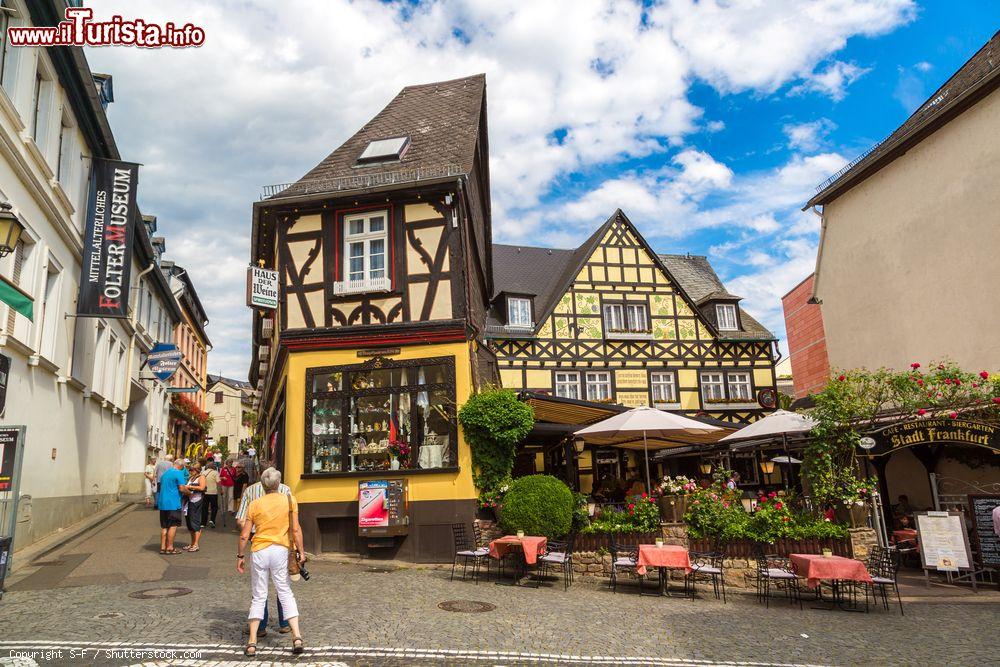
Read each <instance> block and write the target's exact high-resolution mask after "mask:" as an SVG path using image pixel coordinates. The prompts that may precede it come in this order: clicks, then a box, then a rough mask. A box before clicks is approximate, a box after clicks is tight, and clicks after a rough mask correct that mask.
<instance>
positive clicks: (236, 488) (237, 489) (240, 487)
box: [233, 460, 250, 525]
mask: <svg viewBox="0 0 1000 667" xmlns="http://www.w3.org/2000/svg"><path fill="white" fill-rule="evenodd" d="M233 470H234V471H235V472H236V474H235V476H234V477H233V511H234V512H235V511H236V510H237V509H238V508H239V502H240V499H241V498H242V497H243V492H244V491H245V490H246V488H247V486H248V485H249V484H250V477H249V476H247V471H246V468H244V467H243V464H242V463H240V462H239V461H238V460H237V461H236V465H235V466H233ZM238 520H239V517H237V521H238ZM237 525H239V524H238V523H237Z"/></svg>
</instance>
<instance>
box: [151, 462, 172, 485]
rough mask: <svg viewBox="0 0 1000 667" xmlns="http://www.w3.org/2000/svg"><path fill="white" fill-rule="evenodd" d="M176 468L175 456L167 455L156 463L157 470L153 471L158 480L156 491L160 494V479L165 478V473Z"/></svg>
mask: <svg viewBox="0 0 1000 667" xmlns="http://www.w3.org/2000/svg"><path fill="white" fill-rule="evenodd" d="M173 467H174V455H173V454H167V455H166V456H164V457H163V458H162V459H160V460H159V461H157V462H156V469H155V470H154V471H153V475H154V477H155V478H156V489H157V493H159V489H160V479H161V478H162V477H163V473H165V472H167V471H168V470H170V469H171V468H173Z"/></svg>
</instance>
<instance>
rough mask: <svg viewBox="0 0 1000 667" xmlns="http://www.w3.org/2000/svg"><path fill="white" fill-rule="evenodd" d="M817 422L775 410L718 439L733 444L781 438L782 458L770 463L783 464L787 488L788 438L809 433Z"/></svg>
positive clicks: (776, 458) (789, 458) (786, 411)
mask: <svg viewBox="0 0 1000 667" xmlns="http://www.w3.org/2000/svg"><path fill="white" fill-rule="evenodd" d="M816 424H817V422H816V420H815V419H813V418H812V417H809V416H808V415H803V414H800V413H798V412H789V411H788V410H775V411H774V412H772V413H771V414H769V415H768V416H766V417H763V418H762V419H758V420H757V421H755V422H754V423H752V424H750V425H749V426H744V427H743V428H741V429H740V430H739V431H737V432H736V433H730V434H729V435H727V436H726V437H724V438H720V439H719V442H735V441H738V440H773V439H776V438H778V436H781V446H782V451H783V452H784V454H785V455H784V456H782V457H775V458H774V459H772V461H775V462H778V460H779V459H781V461H780V462H781V463H784V464H785V472H786V476H785V486H786V488H787V486H788V480H789V479H791V477H792V465H791V464H792V461H793V460H794V459H792V458H791V457H790V456H789V455H788V436H789V435H790V434H791V435H802V434H804V433H808V432H809V431H811V430H812V429H813V428H814V427H815V426H816ZM796 463H801V461H796Z"/></svg>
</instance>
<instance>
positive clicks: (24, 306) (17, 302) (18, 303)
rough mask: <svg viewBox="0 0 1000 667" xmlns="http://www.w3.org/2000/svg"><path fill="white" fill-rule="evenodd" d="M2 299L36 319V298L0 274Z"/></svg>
mask: <svg viewBox="0 0 1000 667" xmlns="http://www.w3.org/2000/svg"><path fill="white" fill-rule="evenodd" d="M0 301H3V302H4V303H6V304H7V305H8V306H10V307H11V308H13V309H14V310H16V311H17V312H19V313H21V314H22V315H24V316H25V317H27V318H28V319H29V320H31V321H34V319H33V318H34V300H33V299H32V298H31V297H30V296H28V295H27V294H26V293H25V292H24V291H22V290H21V288H20V287H17V286H16V285H14V284H12V283H11V282H10V281H8V280H7V279H6V278H4V277H3V276H0Z"/></svg>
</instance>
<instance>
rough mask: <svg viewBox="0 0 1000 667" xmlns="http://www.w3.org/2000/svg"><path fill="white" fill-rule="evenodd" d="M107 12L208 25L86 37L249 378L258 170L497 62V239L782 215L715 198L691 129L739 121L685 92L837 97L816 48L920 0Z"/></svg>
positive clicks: (142, 7)
mask: <svg viewBox="0 0 1000 667" xmlns="http://www.w3.org/2000/svg"><path fill="white" fill-rule="evenodd" d="M94 10H95V13H96V14H97V15H98V18H107V17H108V16H110V15H112V14H122V15H124V16H126V17H141V18H143V19H144V20H146V21H155V22H158V23H163V22H166V21H174V22H179V23H182V24H183V23H187V22H192V23H194V24H196V25H199V26H201V27H203V28H204V29H205V32H206V42H205V45H204V46H203V47H201V48H197V49H187V50H171V49H163V50H147V49H131V48H120V47H112V48H101V49H89V50H88V51H87V55H88V58H89V59H90V60H91V63H92V66H93V69H94V70H95V71H105V72H110V73H111V74H113V75H114V77H115V92H116V96H117V99H116V101H115V103H114V104H112V105H111V107H110V109H109V117H110V119H111V123H112V126H113V127H114V129H115V133H116V138H117V141H118V145H119V147H120V148H121V149H122V153H123V155H124V157H125V158H126V159H133V160H137V161H140V162H142V163H144V165H145V166H144V168H143V170H142V172H141V176H140V180H141V182H142V187H141V188H140V203H141V205H142V207H143V210H144V212H147V213H154V214H157V215H158V216H159V220H160V223H161V228H162V230H163V233H164V235H165V236H166V237H167V243H168V256H170V257H172V258H174V259H176V260H177V261H178V262H180V263H183V264H184V265H185V266H186V267H187V268H188V269H189V270H190V272H191V274H192V275H193V276H194V277H195V279H196V281H197V286H198V289H199V292H200V294H201V296H202V298H203V300H204V302H205V303H206V306H207V308H208V311H209V317H210V319H211V325H210V332H209V333H210V336H211V337H212V339H213V342H214V343H215V350H214V351H213V353H212V355H210V362H209V363H210V366H211V368H212V370H213V371H218V372H223V373H227V374H231V375H235V376H238V377H239V376H242V375H243V373H244V369H245V366H246V363H247V361H248V360H249V342H248V333H247V332H248V331H249V312H248V310H247V309H246V308H245V307H244V306H243V305H242V303H241V302H242V298H241V296H240V294H241V291H242V288H241V287H240V275H239V274H240V273H241V268H242V266H244V265H245V264H246V262H248V261H249V259H250V257H249V231H250V229H249V228H250V213H251V204H252V202H253V201H254V200H255V199H256V198H257V196H258V192H259V187H260V186H261V185H263V184H267V183H279V182H287V181H291V180H295V179H296V178H298V177H299V176H301V175H302V174H303V173H305V172H306V171H307V170H308V169H310V168H311V167H312V166H313V165H315V164H316V163H317V162H319V161H320V160H321V159H322V158H323V157H325V156H326V155H327V154H328V153H329V152H330V151H332V150H333V149H334V148H336V146H338V145H339V144H340V143H341V142H342V141H343V140H344V139H346V138H347V137H348V136H349V135H350V134H351V133H352V132H354V131H355V130H356V129H357V128H359V127H360V126H361V125H362V124H363V123H364V122H365V121H367V120H368V119H369V118H371V117H372V116H373V115H374V114H375V113H376V112H377V111H378V110H379V109H380V108H381V107H382V106H383V105H384V104H385V103H386V102H387V101H388V100H389V99H391V98H392V96H394V95H395V93H396V92H397V91H398V90H399V89H400V88H402V87H403V86H405V85H409V84H417V83H425V82H429V81H435V80H442V79H447V78H453V77H458V76H464V75H468V74H471V73H476V72H486V74H487V81H488V92H489V103H488V108H489V121H490V149H491V172H492V173H491V177H492V195H493V213H494V229H495V230H496V234H497V238H498V239H529V240H531V241H534V242H540V238H551V239H561V240H563V241H569V240H570V239H573V238H575V237H576V235H577V233H578V231H581V230H578V228H575V227H573V225H574V224H576V225H582V224H583V223H584V222H587V223H588V224H589V222H590V216H598V217H599V216H606V215H608V214H609V213H610V212H611V211H612V210H614V208H615V207H617V206H623V207H627V208H628V209H629V211H630V214H631V212H632V211H635V212H636V215H637V217H639V218H640V219H643V220H646V221H649V224H650V225H651V227H654V229H653V233H654V234H655V235H659V236H668V237H669V236H673V237H676V236H679V235H683V234H684V233H687V232H688V231H691V230H693V229H698V228H701V227H705V226H711V225H722V224H733V225H736V227H737V228H739V229H754V227H755V226H756V228H757V229H758V231H766V229H767V228H769V227H770V226H771V225H772V223H771V222H768V218H767V217H766V213H767V211H768V210H769V209H766V208H760V207H759V206H754V205H752V204H750V203H747V204H746V205H745V206H743V207H739V206H737V205H736V204H735V203H733V204H730V205H728V206H730V207H731V211H730V213H725V214H720V213H718V212H716V211H715V210H713V211H712V212H710V213H707V212H705V211H702V210H700V209H701V207H702V205H703V200H704V197H705V196H707V195H708V194H709V193H717V192H720V191H728V189H731V188H734V187H738V185H739V183H740V182H741V181H740V179H739V178H737V177H735V176H734V175H733V173H732V171H731V170H730V168H729V167H728V166H726V165H725V164H723V163H721V162H719V161H717V160H715V159H713V158H712V157H711V156H709V155H708V154H707V153H704V152H700V151H697V150H694V149H691V148H685V146H688V145H689V143H690V142H689V141H688V139H689V137H690V135H691V134H693V133H695V132H700V131H708V132H717V131H719V130H721V129H722V128H723V127H724V125H725V123H724V121H722V120H712V121H705V120H703V119H702V110H701V109H699V108H698V107H696V106H695V105H694V104H692V102H691V101H690V100H689V99H688V92H689V88H690V85H691V81H692V79H693V78H694V77H700V78H702V79H703V80H705V81H708V82H709V83H710V84H711V85H712V86H714V87H715V88H716V89H717V90H718V91H719V92H721V93H723V94H725V93H727V92H732V91H739V90H753V91H755V92H757V93H759V94H766V93H770V92H773V91H775V90H777V89H778V88H780V87H782V86H784V85H786V84H792V85H794V84H796V83H800V82H802V81H803V80H809V81H812V78H814V77H815V76H818V77H820V80H822V81H824V82H825V83H823V84H822V85H824V86H826V88H825V90H826V91H828V94H834V93H835V91H837V90H842V88H843V86H844V85H846V83H845V82H846V81H848V80H849V79H850V76H849V74H850V73H849V72H845V71H840V70H838V71H840V76H841V80H840V81H839V82H838V81H834V80H833V78H832V77H831V75H829V74H828V73H827V72H821V73H820V74H818V75H814V74H813V72H814V70H815V68H816V66H817V64H818V63H821V62H826V60H827V59H829V58H830V57H831V56H832V55H833V54H834V53H836V52H837V51H838V50H840V49H841V48H843V46H844V44H845V43H846V40H847V39H848V38H849V37H851V36H852V35H865V36H872V35H877V34H881V33H883V32H886V31H888V30H890V29H892V28H893V27H894V26H896V25H899V24H901V23H903V22H905V21H908V20H909V19H910V18H911V17H912V14H913V5H912V3H911V2H910V1H909V0H878V1H876V2H862V1H861V0H838V1H837V2H835V3H828V2H820V1H819V0H814V1H812V2H791V1H788V2H773V3H759V2H750V1H734V2H728V3H719V2H716V1H715V0H706V1H704V2H699V3H694V2H691V1H690V0H667V1H666V2H664V3H663V4H662V5H658V6H654V7H652V8H647V7H646V6H645V4H644V3H640V2H610V1H609V0H575V1H574V0H559V1H552V2H540V3H530V4H524V3H521V4H517V5H511V4H506V3H482V2H474V1H471V0H440V1H436V2H429V3H426V4H420V5H416V6H413V5H410V4H409V3H382V2H364V1H359V2H351V1H349V0H330V1H328V2H322V3H316V2H308V1H307V0H289V1H287V2H283V3H281V4H280V7H279V6H277V5H275V4H274V3H270V2H264V1H263V0H258V1H247V0H219V1H218V2H214V3H210V4H209V3H204V2H196V1H195V0H175V1H174V2H170V3H164V2H159V1H158V0H128V1H127V2H126V0H105V1H104V2H100V3H94ZM779 43H780V44H781V45H782V47H781V48H780V49H779V48H775V46H774V45H775V44H779ZM814 85H820V84H814ZM557 133H558V134H559V135H560V136H562V137H563V138H562V140H561V141H557V140H556V139H555V138H554V136H556V134H557ZM674 152H676V155H673V156H672V158H671V159H673V162H672V163H670V164H669V167H668V168H666V169H661V170H658V171H656V172H654V173H652V174H650V173H640V172H632V171H627V172H625V173H622V174H619V175H618V177H617V178H615V179H611V180H608V181H607V182H605V183H604V184H602V185H601V186H599V187H598V188H596V189H595V190H594V191H593V192H590V193H588V194H586V195H584V196H583V197H581V198H580V200H579V201H578V202H574V203H572V204H567V203H566V202H565V201H563V198H560V197H559V196H558V193H553V188H558V187H559V185H560V184H561V183H562V182H563V179H564V178H565V177H566V176H568V175H571V174H578V173H582V172H588V171H592V170H595V169H597V168H601V169H605V168H607V167H608V166H609V165H614V164H616V163H618V162H620V161H627V160H633V159H635V158H641V157H643V156H650V155H656V154H662V155H663V158H664V159H667V156H669V155H671V153H674ZM814 157H816V158H821V157H822V156H814ZM804 168H805V169H806V170H808V165H804ZM796 197H799V198H800V197H801V191H799V192H798V193H797V194H796ZM750 199H753V196H751V197H750ZM553 201H554V202H555V203H554V204H553V203H551V202H553ZM725 208H726V207H723V211H725ZM761 216H764V217H761ZM557 219H558V221H557V222H556V223H554V220H557ZM772 220H777V221H778V222H779V223H780V222H781V218H772ZM654 221H655V222H654ZM540 232H543V233H540Z"/></svg>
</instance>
